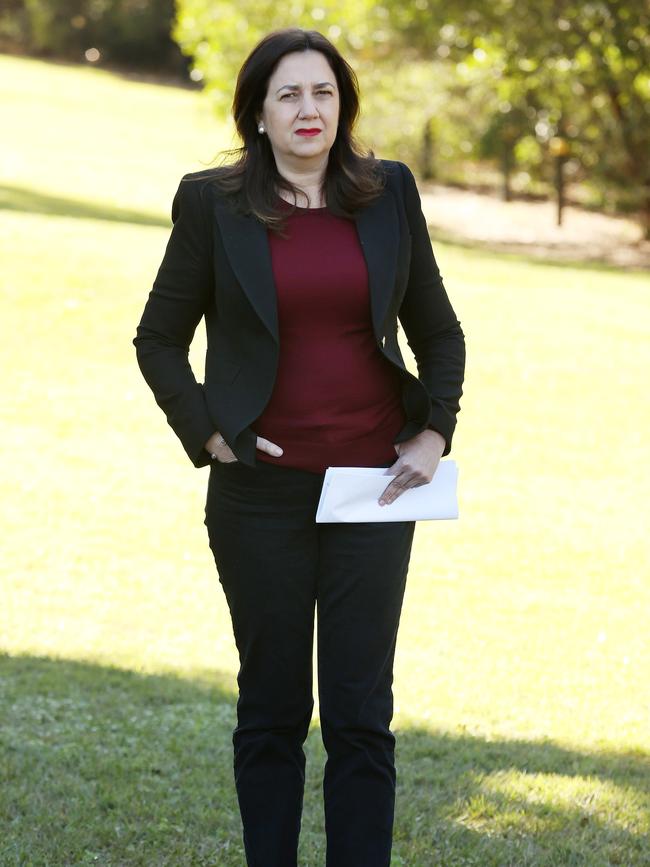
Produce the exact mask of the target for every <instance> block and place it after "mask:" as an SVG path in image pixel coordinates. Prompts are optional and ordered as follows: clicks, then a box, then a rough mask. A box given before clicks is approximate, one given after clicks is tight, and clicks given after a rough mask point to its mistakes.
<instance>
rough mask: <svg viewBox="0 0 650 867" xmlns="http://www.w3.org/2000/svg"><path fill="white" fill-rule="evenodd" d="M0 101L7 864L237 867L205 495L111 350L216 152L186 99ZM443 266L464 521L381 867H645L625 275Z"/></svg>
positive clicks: (448, 565)
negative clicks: (463, 357) (182, 196)
mask: <svg viewBox="0 0 650 867" xmlns="http://www.w3.org/2000/svg"><path fill="white" fill-rule="evenodd" d="M0 93H1V95H2V98H3V104H4V106H5V108H4V116H5V117H6V118H7V119H8V123H7V124H6V126H5V129H6V130H8V132H7V133H5V131H4V130H3V138H2V145H1V146H0V147H1V148H2V153H3V160H2V163H1V165H2V176H1V177H0V202H2V203H4V204H5V206H6V208H7V209H6V210H4V211H0V257H1V261H2V310H3V315H2V334H3V339H2V341H1V342H0V364H1V365H2V368H1V369H2V371H3V384H4V399H3V401H2V405H1V408H0V412H1V413H2V426H3V448H2V465H3V466H2V476H1V478H0V485H1V488H0V490H1V492H2V505H1V512H0V519H1V520H2V526H3V549H2V550H3V579H2V582H3V589H2V606H1V607H0V640H1V647H2V649H4V651H5V652H6V653H7V654H8V655H7V656H6V657H5V658H4V659H3V660H2V671H3V676H2V680H1V681H0V687H1V688H2V695H3V704H4V708H3V713H2V714H1V715H0V732H1V737H2V748H1V749H0V755H1V756H2V759H1V761H2V764H3V767H2V768H1V769H0V770H1V771H3V773H2V777H3V779H5V780H8V781H9V785H6V784H3V785H2V786H1V787H0V816H1V817H2V818H1V819H0V821H2V823H3V827H1V828H0V863H2V864H3V865H4V864H7V865H14V864H16V865H17V864H30V865H31V864H86V863H102V864H119V865H126V864H129V865H131V864H142V865H153V864H155V865H158V864H161V865H162V864H169V865H181V864H182V865H190V864H192V865H194V864H206V865H207V864H218V865H225V867H229V865H232V867H235V865H237V867H240V865H241V864H242V863H243V857H242V852H241V842H240V839H239V824H238V822H239V820H238V814H237V808H236V801H235V797H234V792H233V789H232V779H231V766H230V748H231V745H230V732H231V729H232V725H233V724H234V704H233V701H234V690H235V674H236V670H237V658H236V652H235V647H234V641H233V639H232V635H231V631H230V621H229V615H228V610H227V606H226V604H225V600H224V598H223V595H222V593H221V589H220V587H219V583H218V579H217V575H216V571H215V569H214V563H213V561H212V559H211V554H210V552H209V549H208V546H207V537H206V533H205V528H204V526H203V523H202V521H203V502H204V496H205V484H206V481H207V475H206V472H205V471H197V470H195V469H194V468H193V467H192V466H191V464H190V463H189V461H188V460H187V458H186V456H185V454H184V452H183V450H182V447H181V446H180V443H178V441H177V440H176V439H175V437H174V435H173V433H172V432H171V430H170V429H169V428H168V427H167V425H166V423H165V421H164V417H163V415H162V413H161V412H160V410H159V409H158V408H157V407H156V406H155V404H154V402H153V398H152V396H151V394H150V392H149V391H148V389H147V387H146V385H145V384H144V382H143V381H142V379H141V377H140V374H139V371H138V370H137V367H136V364H135V353H134V349H133V347H132V345H131V339H132V337H133V335H134V333H135V326H136V324H137V321H138V320H139V317H140V313H141V310H142V307H143V305H144V302H145V299H146V295H147V292H148V291H149V288H150V286H151V282H152V279H153V276H154V275H155V272H156V269H157V267H158V264H159V262H160V259H161V257H162V252H163V250H164V246H165V243H166V240H167V236H168V231H169V208H170V205H171V196H172V194H173V192H174V190H175V187H176V185H177V182H178V180H179V178H180V176H181V175H182V174H183V173H185V172H187V171H192V170H195V169H199V168H201V167H202V164H205V163H207V162H208V161H209V160H210V159H211V158H212V156H214V154H215V153H216V150H217V148H218V147H219V146H220V145H224V144H226V143H227V142H226V141H225V140H224V136H223V134H222V133H220V132H219V130H218V128H216V125H211V123H210V122H209V119H208V118H207V115H206V114H204V109H203V108H201V105H202V103H201V101H200V97H199V96H198V95H197V94H196V93H193V92H191V91H185V90H178V89H174V88H168V87H157V86H154V85H145V84H138V83H133V82H126V81H124V80H121V79H120V78H118V77H114V76H110V75H106V74H104V73H100V72H97V71H89V70H82V71H80V70H76V69H74V68H73V67H66V66H54V65H48V64H45V63H40V62H35V61H22V60H14V59H8V58H2V57H0ZM5 157H6V159H5ZM434 250H435V252H436V256H437V258H438V261H439V264H440V267H441V271H442V273H443V276H444V278H445V282H446V285H447V287H448V290H449V292H450V295H451V297H452V301H453V303H454V306H455V308H456V310H457V313H458V315H459V318H460V319H461V322H462V325H463V328H464V330H465V333H466V336H467V347H468V367H467V379H466V386H465V396H464V398H463V401H462V412H461V414H460V416H459V423H458V430H457V434H456V437H455V440H454V446H453V452H452V455H450V457H453V458H454V459H455V460H456V461H457V462H458V464H459V467H460V507H461V517H460V520H459V521H458V522H438V523H435V522H431V523H421V524H419V526H418V530H417V535H416V544H415V549H414V554H413V559H412V565H411V570H410V574H409V581H408V589H407V596H406V600H405V605H404V612H403V618H402V626H401V632H400V638H399V645H398V652H397V660H396V669H395V707H396V716H395V728H396V730H397V731H398V762H399V766H398V780H399V786H400V788H399V794H398V807H397V821H396V828H395V835H396V842H395V856H394V863H395V864H397V865H407V867H433V865H449V867H457V865H477V867H486V865H494V867H504V865H513V867H520V865H536V867H537V865H540V867H541V865H553V867H565V865H573V864H576V865H578V864H580V865H588V867H599V865H608V864H621V865H644V864H647V863H650V843H648V835H649V834H650V828H649V827H648V824H649V823H648V816H649V815H650V810H649V809H648V808H649V807H650V804H649V797H650V763H649V762H648V747H649V743H648V741H649V737H648V732H649V720H650V677H649V675H650V647H649V642H648V628H647V615H648V610H649V603H650V589H649V583H648V568H647V557H648V551H647V526H648V508H647V490H648V475H647V467H648V449H647V436H646V432H647V431H648V429H649V428H650V410H649V408H648V400H647V395H646V390H647V381H648V373H649V372H650V364H649V362H650V342H649V341H648V324H649V321H650V320H649V316H648V314H649V312H650V310H649V308H650V300H649V299H650V295H649V292H648V289H649V286H648V280H647V277H646V276H645V275H641V274H639V273H619V272H616V271H614V270H598V269H594V268H583V267H578V266H576V267H559V266H555V265H545V264H540V263H529V262H526V261H525V260H521V259H517V258H515V257H505V256H490V255H486V254H483V253H481V254H479V253H477V252H473V251H471V250H470V251H468V250H466V249H462V248H460V247H452V246H448V245H443V244H441V243H437V242H436V241H435V239H434ZM202 351H203V335H202V334H200V335H198V337H197V341H196V345H195V346H194V347H193V350H192V359H193V362H194V364H195V369H196V370H197V372H198V373H199V374H200V373H201V356H202ZM32 657H33V658H32ZM45 657H47V659H46V658H45ZM316 722H317V720H316V719H315V720H314V731H313V732H312V734H311V736H310V738H309V741H308V750H309V753H308V757H309V764H308V768H309V776H308V792H307V797H306V807H305V821H304V832H303V842H302V852H303V855H304V859H303V862H302V863H304V864H305V865H314V867H315V865H322V864H323V862H324V854H323V853H324V836H323V831H322V805H321V802H320V781H321V773H322V762H323V751H322V746H321V745H320V742H319V734H318V730H317V725H316ZM155 769H157V770H155ZM4 772H6V773H4ZM110 805H112V806H110ZM21 853H23V854H22V855H21Z"/></svg>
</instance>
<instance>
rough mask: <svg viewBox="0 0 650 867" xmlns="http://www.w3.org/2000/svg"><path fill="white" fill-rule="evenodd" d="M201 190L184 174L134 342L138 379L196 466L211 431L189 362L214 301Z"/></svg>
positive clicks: (203, 460) (203, 459)
mask: <svg viewBox="0 0 650 867" xmlns="http://www.w3.org/2000/svg"><path fill="white" fill-rule="evenodd" d="M202 187H203V184H201V183H199V182H197V181H192V180H191V178H189V176H188V175H183V177H182V178H181V181H180V183H179V186H178V189H177V191H176V194H175V195H174V199H173V202H172V209H171V216H172V223H173V227H172V231H171V235H170V236H169V240H168V242H167V247H166V249H165V253H164V256H163V260H162V263H161V264H160V267H159V269H158V273H157V275H156V278H155V280H154V282H153V287H152V289H151V291H150V293H149V297H148V300H147V303H146V305H145V308H144V312H143V314H142V318H141V319H140V324H139V325H138V326H137V329H136V336H135V338H134V339H133V345H134V346H135V349H136V357H137V361H138V365H139V367H140V370H141V372H142V375H143V376H144V378H145V380H146V382H147V384H148V385H149V387H150V388H151V390H152V392H153V395H154V398H155V400H156V403H157V404H158V406H160V407H161V409H162V410H163V411H164V413H165V415H166V417H167V422H168V423H169V425H170V426H171V428H172V429H173V430H174V432H175V433H176V435H177V436H178V437H179V439H180V440H181V442H182V444H183V447H184V449H185V451H186V452H187V454H188V456H189V458H190V460H191V461H192V463H193V464H194V466H196V467H201V466H205V465H206V464H208V463H210V457H209V455H208V453H207V452H206V451H205V448H204V444H205V442H206V441H207V440H208V439H209V438H210V437H211V436H212V434H213V433H214V432H215V425H214V423H213V422H212V420H211V418H210V414H209V412H208V408H207V404H206V401H205V395H204V392H203V386H202V385H201V384H199V383H198V382H197V380H196V378H195V376H194V373H193V371H192V368H191V366H190V363H189V358H188V355H189V348H190V344H191V342H192V339H193V337H194V332H195V331H196V327H197V325H198V324H199V322H200V320H201V318H202V316H203V315H204V313H205V311H206V310H207V309H208V307H209V305H210V304H211V303H213V297H214V276H213V268H212V255H211V244H210V233H209V229H208V224H207V220H206V216H205V214H204V210H203V203H202V197H201V188H202Z"/></svg>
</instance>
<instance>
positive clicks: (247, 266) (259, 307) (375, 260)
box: [214, 190, 399, 343]
mask: <svg viewBox="0 0 650 867" xmlns="http://www.w3.org/2000/svg"><path fill="white" fill-rule="evenodd" d="M214 213H215V216H216V218H217V222H218V224H219V229H220V231H221V239H222V241H223V245H224V248H225V250H226V254H227V256H228V259H229V261H230V265H231V267H232V270H233V272H234V274H235V276H236V277H237V280H238V281H239V283H240V285H241V287H242V289H243V290H244V292H245V293H246V295H247V296H248V299H249V300H250V302H251V304H252V306H253V308H254V309H255V311H256V312H257V314H258V316H259V317H260V319H261V320H262V321H263V322H264V324H265V325H266V327H267V328H268V330H269V331H270V333H271V335H272V336H273V339H274V340H275V341H276V343H279V341H280V338H279V332H278V311H277V302H276V289H275V282H274V279H273V269H272V264H271V250H270V247H269V242H268V236H267V230H266V227H265V226H263V225H262V223H260V222H259V221H258V220H257V219H256V218H254V217H252V216H245V215H242V214H236V213H235V212H233V211H232V210H231V209H230V208H228V206H227V205H226V204H225V203H224V202H223V201H220V200H219V199H215V205H214ZM355 224H356V227H357V234H358V236H359V241H360V242H361V248H362V250H363V254H364V258H365V260H366V265H367V268H368V283H369V288H370V307H371V314H372V325H373V330H374V332H375V336H376V337H377V339H378V340H381V339H382V338H383V337H384V319H385V317H386V312H387V310H388V306H389V304H390V299H391V294H392V292H393V288H394V284H395V274H396V269H397V254H398V241H399V219H398V216H397V210H396V207H395V201H394V199H393V196H392V195H391V193H389V192H388V191H387V190H385V191H384V193H383V195H382V196H381V197H380V198H379V199H376V200H375V201H374V202H372V203H371V204H370V205H369V206H368V207H367V208H364V210H363V211H361V212H360V213H359V214H357V216H356V217H355Z"/></svg>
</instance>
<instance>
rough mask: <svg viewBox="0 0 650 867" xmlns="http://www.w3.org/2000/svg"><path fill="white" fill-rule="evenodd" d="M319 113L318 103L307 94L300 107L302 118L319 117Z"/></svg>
mask: <svg viewBox="0 0 650 867" xmlns="http://www.w3.org/2000/svg"><path fill="white" fill-rule="evenodd" d="M317 116H318V111H317V109H316V103H315V102H314V100H313V99H312V98H311V96H309V94H306V95H305V96H303V99H302V104H301V106H300V117H301V118H302V117H317Z"/></svg>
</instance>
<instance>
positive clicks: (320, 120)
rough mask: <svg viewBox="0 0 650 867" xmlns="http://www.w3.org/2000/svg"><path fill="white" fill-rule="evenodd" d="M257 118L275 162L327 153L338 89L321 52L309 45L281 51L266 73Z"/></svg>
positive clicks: (335, 123)
mask: <svg viewBox="0 0 650 867" xmlns="http://www.w3.org/2000/svg"><path fill="white" fill-rule="evenodd" d="M259 120H262V122H263V123H264V127H265V129H266V132H265V133H264V135H268V137H269V141H270V143H271V147H272V149H273V153H274V154H275V159H276V163H278V165H280V164H281V163H286V164H290V165H295V164H296V161H297V160H301V161H304V162H306V163H309V162H310V161H311V162H314V163H316V162H319V161H320V160H319V159H318V158H319V157H320V158H322V157H325V158H326V157H327V154H328V153H329V150H330V148H331V147H332V145H333V144H334V140H335V139H336V131H337V127H338V122H339V90H338V87H337V84H336V76H335V75H334V72H333V71H332V68H331V67H330V65H329V63H328V62H327V59H326V58H325V55H324V54H321V53H320V51H312V50H311V49H310V50H308V51H294V52H291V53H290V54H285V55H284V57H283V58H282V59H281V60H280V62H279V63H278V65H277V66H276V68H275V71H274V72H273V74H272V75H271V77H270V78H269V82H268V89H267V93H266V98H265V99H264V103H263V105H262V114H261V116H260V118H258V122H259ZM301 130H307V131H310V132H312V134H311V135H307V134H305V133H301ZM314 130H317V132H313V131H314Z"/></svg>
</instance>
